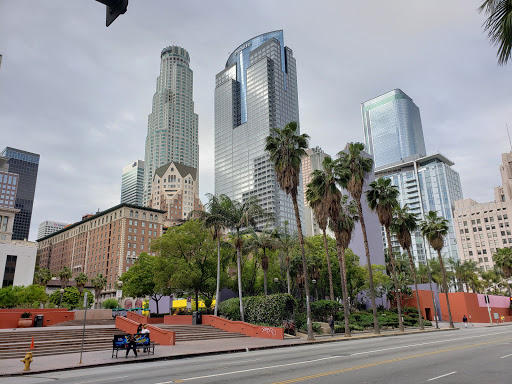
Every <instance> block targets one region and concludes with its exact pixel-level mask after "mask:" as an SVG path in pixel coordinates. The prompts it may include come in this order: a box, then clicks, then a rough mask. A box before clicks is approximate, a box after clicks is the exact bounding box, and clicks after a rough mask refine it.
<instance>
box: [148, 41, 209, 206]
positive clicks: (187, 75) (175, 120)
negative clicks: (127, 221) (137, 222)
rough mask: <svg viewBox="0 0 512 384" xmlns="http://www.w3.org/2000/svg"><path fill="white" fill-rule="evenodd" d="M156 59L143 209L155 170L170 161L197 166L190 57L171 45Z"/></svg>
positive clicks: (196, 121) (196, 137)
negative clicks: (155, 80)
mask: <svg viewBox="0 0 512 384" xmlns="http://www.w3.org/2000/svg"><path fill="white" fill-rule="evenodd" d="M160 58H161V61H160V75H159V76H158V78H157V82H156V92H155V94H154V95H153V106H152V111H151V113H150V114H149V116H148V133H147V136H146V149H145V156H144V195H143V205H144V206H147V205H148V202H149V199H150V198H151V185H152V181H153V176H154V173H155V170H156V169H157V168H159V167H161V166H162V165H165V164H167V163H170V162H171V161H173V162H177V163H180V164H183V165H186V166H189V167H192V168H195V169H196V170H197V169H198V166H199V144H198V116H197V114H196V113H195V112H194V100H193V72H192V70H191V69H190V67H189V64H190V56H189V54H188V52H187V51H186V50H185V49H184V48H181V47H178V46H175V45H173V46H170V47H167V48H164V49H163V50H162V53H161V55H160Z"/></svg>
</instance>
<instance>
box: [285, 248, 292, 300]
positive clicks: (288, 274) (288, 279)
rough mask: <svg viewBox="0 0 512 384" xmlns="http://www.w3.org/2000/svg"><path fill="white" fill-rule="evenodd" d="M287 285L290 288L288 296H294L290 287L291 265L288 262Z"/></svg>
mask: <svg viewBox="0 0 512 384" xmlns="http://www.w3.org/2000/svg"><path fill="white" fill-rule="evenodd" d="M286 258H287V259H288V254H286ZM286 285H287V287H288V294H289V295H291V294H292V290H291V287H290V263H289V262H286Z"/></svg>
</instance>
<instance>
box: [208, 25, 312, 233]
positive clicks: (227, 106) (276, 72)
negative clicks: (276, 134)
mask: <svg viewBox="0 0 512 384" xmlns="http://www.w3.org/2000/svg"><path fill="white" fill-rule="evenodd" d="M292 121H296V122H299V104H298V92H297V70H296V62H295V58H294V57H293V53H292V50H291V49H290V48H288V47H286V46H285V45H284V36H283V31H274V32H269V33H265V34H263V35H259V36H256V37H254V38H252V39H250V40H248V41H246V42H244V43H242V44H241V45H240V46H238V47H237V48H236V49H235V50H234V51H233V53H232V54H231V55H230V56H229V57H228V60H227V62H226V65H225V68H224V69H223V70H222V71H221V72H219V73H218V74H217V75H216V77H215V194H216V195H220V194H225V195H227V196H229V197H230V198H231V199H235V200H238V201H244V200H245V199H247V198H249V197H250V196H256V197H257V198H258V200H259V202H260V204H261V206H262V207H263V208H264V209H265V210H266V211H268V212H271V213H273V214H274V217H275V222H274V225H275V226H284V222H285V221H288V223H289V229H290V231H292V232H293V231H296V228H297V227H296V221H295V215H294V210H293V204H292V201H291V198H290V197H288V196H286V194H285V193H284V192H283V191H281V189H280V188H279V185H278V183H277V178H276V175H275V171H274V167H273V165H272V164H271V163H270V162H269V157H268V155H267V154H266V153H265V150H264V148H265V138H266V137H267V136H268V135H269V134H270V129H271V128H274V127H277V128H283V127H284V126H285V125H286V124H287V123H289V122H292ZM300 180H301V181H302V177H301V178H300ZM302 196H303V192H302V182H301V185H300V186H299V191H298V202H299V212H300V217H301V219H302V222H304V201H303V198H302ZM264 225H265V223H263V222H262V223H260V227H264Z"/></svg>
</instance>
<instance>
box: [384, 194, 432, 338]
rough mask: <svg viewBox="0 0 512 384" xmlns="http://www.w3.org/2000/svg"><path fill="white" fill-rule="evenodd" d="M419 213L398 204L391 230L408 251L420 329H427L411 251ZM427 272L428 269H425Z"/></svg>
mask: <svg viewBox="0 0 512 384" xmlns="http://www.w3.org/2000/svg"><path fill="white" fill-rule="evenodd" d="M417 220H418V215H417V214H415V213H412V212H409V207H408V206H407V204H405V205H404V206H403V207H400V206H397V207H395V209H394V211H393V221H392V223H391V231H392V232H393V233H394V234H395V236H396V238H397V239H398V243H399V244H400V246H401V247H402V249H404V250H405V251H406V252H407V255H408V256H409V265H410V266H411V273H412V279H413V281H414V289H415V290H416V307H417V308H418V315H419V322H420V329H425V327H424V325H423V318H422V317H421V305H420V295H419V293H418V279H417V278H416V266H415V264H414V259H413V258H412V252H411V244H412V240H411V232H414V231H415V230H416V227H417V226H418V221H417ZM422 265H423V264H422ZM425 272H426V271H425Z"/></svg>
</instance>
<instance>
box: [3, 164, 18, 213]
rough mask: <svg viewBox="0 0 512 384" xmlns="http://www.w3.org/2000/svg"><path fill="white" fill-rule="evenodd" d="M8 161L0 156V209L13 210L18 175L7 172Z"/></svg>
mask: <svg viewBox="0 0 512 384" xmlns="http://www.w3.org/2000/svg"><path fill="white" fill-rule="evenodd" d="M8 161H9V159H8V158H7V157H3V156H0V208H14V203H15V201H16V192H17V190H18V180H19V175H18V174H17V173H11V172H9V162H8Z"/></svg>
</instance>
